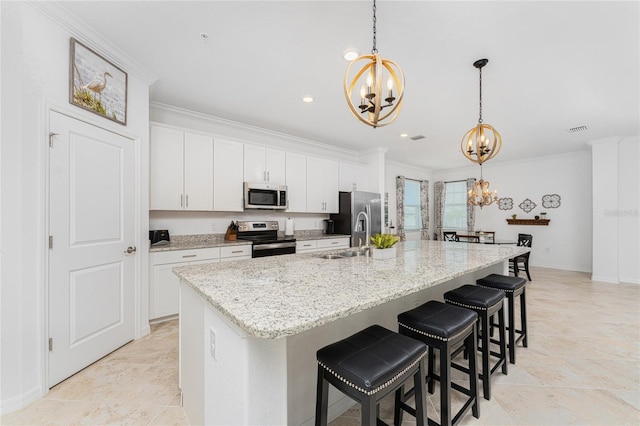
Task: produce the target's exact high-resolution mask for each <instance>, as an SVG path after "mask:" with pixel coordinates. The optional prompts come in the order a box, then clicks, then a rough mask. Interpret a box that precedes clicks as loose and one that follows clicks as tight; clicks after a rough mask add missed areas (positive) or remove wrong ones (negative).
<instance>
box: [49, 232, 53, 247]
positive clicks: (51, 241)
mask: <svg viewBox="0 0 640 426" xmlns="http://www.w3.org/2000/svg"><path fill="white" fill-rule="evenodd" d="M52 248H53V235H49V249H52Z"/></svg>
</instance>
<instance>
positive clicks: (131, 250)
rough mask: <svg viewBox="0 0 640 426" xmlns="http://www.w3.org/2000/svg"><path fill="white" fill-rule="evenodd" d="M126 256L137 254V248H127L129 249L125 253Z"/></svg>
mask: <svg viewBox="0 0 640 426" xmlns="http://www.w3.org/2000/svg"><path fill="white" fill-rule="evenodd" d="M124 252H125V253H126V254H131V253H135V252H136V246H133V247H127V249H126V250H125V251H124Z"/></svg>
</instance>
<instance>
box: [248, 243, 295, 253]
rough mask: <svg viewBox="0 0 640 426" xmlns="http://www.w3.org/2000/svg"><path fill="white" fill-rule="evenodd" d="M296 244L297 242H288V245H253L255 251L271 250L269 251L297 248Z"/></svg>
mask: <svg viewBox="0 0 640 426" xmlns="http://www.w3.org/2000/svg"><path fill="white" fill-rule="evenodd" d="M295 246H296V243H295V241H293V242H286V243H271V244H254V245H253V250H254V251H256V250H269V249H279V248H289V247H295Z"/></svg>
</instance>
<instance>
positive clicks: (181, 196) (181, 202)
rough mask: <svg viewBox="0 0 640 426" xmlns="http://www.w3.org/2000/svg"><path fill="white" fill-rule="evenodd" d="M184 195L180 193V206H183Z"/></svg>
mask: <svg viewBox="0 0 640 426" xmlns="http://www.w3.org/2000/svg"><path fill="white" fill-rule="evenodd" d="M183 197H184V195H182V194H180V207H184V198H183Z"/></svg>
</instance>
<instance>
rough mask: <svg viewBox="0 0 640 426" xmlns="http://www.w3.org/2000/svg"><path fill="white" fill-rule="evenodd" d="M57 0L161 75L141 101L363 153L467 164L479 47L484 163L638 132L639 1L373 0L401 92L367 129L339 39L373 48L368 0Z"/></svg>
mask: <svg viewBox="0 0 640 426" xmlns="http://www.w3.org/2000/svg"><path fill="white" fill-rule="evenodd" d="M61 4H62V5H63V7H64V8H66V9H67V10H68V11H69V12H70V13H72V14H74V15H76V16H77V17H78V18H79V19H81V20H82V21H84V22H85V23H86V24H87V25H89V26H90V27H91V28H93V29H94V30H95V31H97V32H98V33H100V34H102V35H103V36H104V37H106V38H107V39H108V40H110V41H111V42H113V43H114V44H115V45H116V46H118V47H119V48H120V49H121V50H123V51H124V52H125V53H127V54H128V55H129V56H131V57H132V58H134V59H136V60H137V61H138V62H139V63H140V64H142V65H143V66H145V67H146V68H148V69H149V70H151V71H152V72H153V73H154V74H155V75H156V76H157V77H158V80H157V81H156V82H155V83H154V84H153V86H152V87H151V92H150V96H151V100H152V101H156V102H160V103H165V104H169V105H174V106H178V107H181V108H186V109H190V110H194V111H198V112H201V113H205V114H209V115H213V116H217V117H222V118H225V119H229V120H234V121H238V122H242V123H248V124H251V125H254V126H258V127H263V128H267V129H271V130H275V131H279V132H283V133H287V134H291V135H295V136H299V137H302V138H306V139H310V140H314V141H318V142H322V143H326V144H330V145H336V146H341V147H346V148H349V149H354V150H358V151H363V150H367V149H370V148H373V147H378V146H380V147H386V148H388V150H389V151H388V153H387V158H388V159H391V160H395V161H400V162H405V163H408V164H413V165H417V166H423V167H428V168H432V169H436V170H437V169H444V168H451V167H461V166H466V165H469V164H470V163H469V161H468V160H466V159H465V158H464V157H463V156H462V155H461V154H460V140H461V138H462V135H463V134H464V133H465V132H466V131H467V130H468V129H470V128H471V127H473V126H474V125H475V124H476V122H477V120H478V71H477V69H475V68H474V67H473V65H472V64H473V62H474V61H475V60H476V59H479V58H488V59H489V64H488V65H487V66H486V67H485V68H484V69H483V118H484V122H485V123H488V124H491V125H493V126H494V127H495V128H496V129H497V130H499V131H500V133H501V134H502V138H503V147H502V151H501V152H500V153H499V154H498V156H497V157H496V158H495V159H494V160H491V161H494V162H498V161H508V160H513V159H516V158H528V157H537V156H544V155H550V154H555V153H563V152H569V151H573V150H577V149H586V146H585V143H584V142H585V141H586V140H593V139H599V138H604V137H610V136H633V135H638V134H639V133H640V132H639V121H640V119H639V117H640V110H639V106H638V105H639V98H640V85H639V80H640V70H639V57H640V55H639V36H640V34H639V21H640V7H639V2H637V1H626V2H618V1H602V2H593V1H569V2H561V1H533V2H521V1H502V2H497V1H469V2H459V1H393V0H378V2H377V48H378V50H379V53H380V54H381V55H382V56H383V57H385V58H387V59H392V60H394V61H396V62H397V63H398V64H399V65H400V66H401V67H402V69H403V71H404V73H405V75H406V92H405V101H404V105H403V108H402V111H401V113H400V116H399V118H398V119H397V120H396V121H395V122H394V123H392V124H391V125H389V126H387V127H383V128H377V129H373V128H371V127H368V126H366V125H364V124H362V123H360V122H359V121H358V120H356V119H355V118H354V117H353V116H352V115H351V113H350V112H349V110H348V107H347V104H346V101H345V98H344V95H343V88H342V82H343V78H344V73H345V71H346V69H347V66H348V62H346V61H345V60H344V59H343V58H342V54H343V52H344V51H345V50H347V49H349V48H356V49H357V50H358V51H359V52H360V53H361V54H368V53H369V52H370V51H371V47H372V7H371V6H372V2H371V1H253V2H250V1H194V2H187V1H179V2H178V1H176V2H169V1H141V2H132V1H127V2H116V1H108V2H95V1H71V2H61ZM200 33H207V34H208V35H209V38H208V40H206V41H204V40H203V39H202V38H201V37H200ZM304 95H311V96H313V97H314V98H315V101H314V102H313V103H311V104H305V103H303V102H302V101H301V98H302V97H303V96H304ZM582 125H584V126H587V127H588V131H586V132H582V133H577V134H572V133H569V132H568V131H567V129H568V128H572V127H576V126H582ZM403 132H406V133H408V134H409V135H410V136H415V135H424V136H426V138H425V139H422V140H420V141H411V140H408V139H406V138H405V139H402V138H400V136H399V135H400V133H403Z"/></svg>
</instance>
